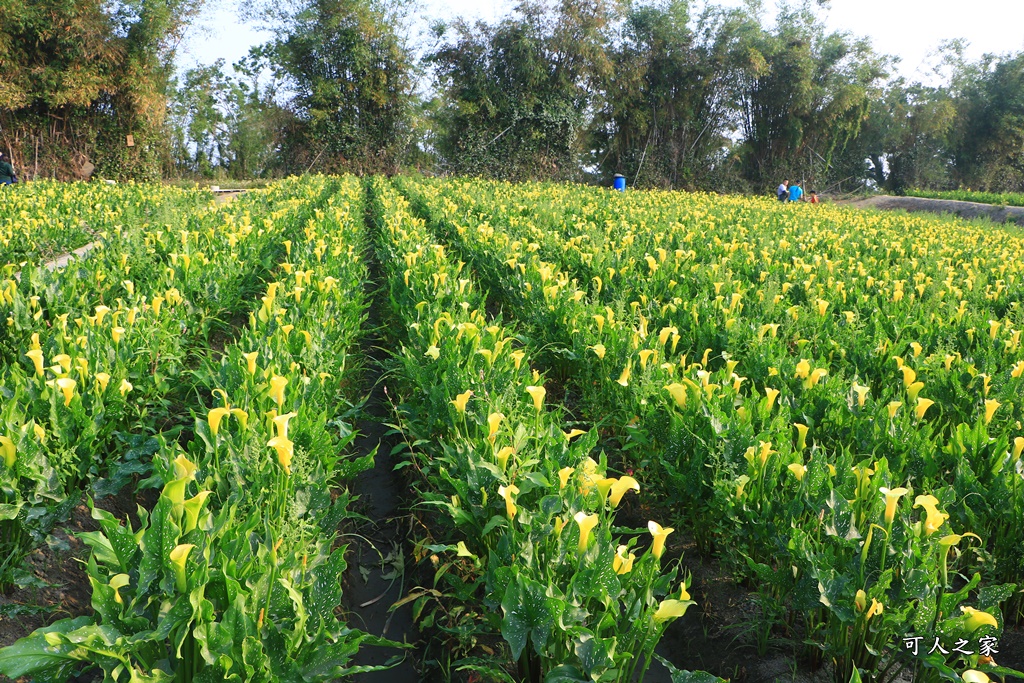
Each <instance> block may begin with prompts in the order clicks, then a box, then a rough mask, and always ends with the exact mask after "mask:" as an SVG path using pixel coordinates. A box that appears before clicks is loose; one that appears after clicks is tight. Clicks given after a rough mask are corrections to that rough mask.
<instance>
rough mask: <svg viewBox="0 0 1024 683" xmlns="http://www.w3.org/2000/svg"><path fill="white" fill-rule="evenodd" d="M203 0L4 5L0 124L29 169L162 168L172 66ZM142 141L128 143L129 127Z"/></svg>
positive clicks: (141, 175) (150, 172) (126, 174)
mask: <svg viewBox="0 0 1024 683" xmlns="http://www.w3.org/2000/svg"><path fill="white" fill-rule="evenodd" d="M200 5H201V0H173V1H171V2H167V1H166V0H131V1H126V2H120V3H113V4H108V3H105V2H101V1H100V0H85V1H84V2H79V1H77V0H42V1H38V2H37V1H35V0H31V1H29V0H15V1H14V2H9V3H4V6H3V8H0V26H3V31H2V32H0V54H2V55H3V57H2V61H0V66H2V67H3V68H2V72H3V73H2V75H0V100H2V101H3V103H4V107H3V109H0V126H2V128H3V131H4V143H5V147H7V148H8V149H7V150H6V151H9V152H10V153H11V155H12V158H13V160H14V163H15V167H16V168H17V169H18V170H19V171H20V172H21V176H22V177H23V178H27V177H32V176H34V175H35V174H36V173H37V172H38V174H39V175H42V176H50V175H56V176H58V177H61V178H74V177H77V176H79V175H80V174H81V168H82V165H83V164H84V162H86V161H89V160H91V162H92V163H93V164H94V165H95V166H96V170H97V173H98V174H100V175H104V176H107V177H114V178H119V179H121V178H137V179H150V180H152V179H157V178H159V164H158V160H159V156H160V153H161V151H162V149H163V140H162V135H161V134H162V123H163V119H164V109H165V99H164V95H165V90H166V78H167V73H168V69H169V67H170V64H171V61H172V59H173V56H174V46H175V45H176V44H177V39H178V38H180V34H181V31H182V30H183V29H184V27H185V26H186V25H187V24H188V22H189V21H190V20H191V18H192V17H193V16H194V14H195V13H196V11H197V10H198V8H199V7H200ZM127 135H133V136H134V138H135V140H134V142H135V145H134V146H133V147H128V146H127V142H126V136H127Z"/></svg>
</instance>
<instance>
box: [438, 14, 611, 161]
mask: <svg viewBox="0 0 1024 683" xmlns="http://www.w3.org/2000/svg"><path fill="white" fill-rule="evenodd" d="M613 9H614V6H613V5H612V4H611V3H609V2H606V1H604V0H566V1H565V2H561V3H558V5H557V7H556V8H554V9H549V8H548V7H547V6H546V5H544V4H542V3H538V2H522V3H520V4H518V5H517V6H516V8H515V11H514V12H513V14H512V15H510V16H508V17H506V18H505V19H503V20H502V21H501V22H499V23H498V24H496V25H488V24H485V23H483V22H477V23H476V24H472V25H471V24H468V23H466V22H462V21H460V22H456V23H455V24H453V25H452V27H451V30H452V32H453V33H454V37H453V38H450V39H449V40H447V41H446V42H444V43H442V45H441V46H440V47H439V48H438V49H437V50H435V51H434V52H433V53H432V54H430V55H429V56H428V57H427V63H428V64H429V65H430V66H432V67H434V69H435V72H436V78H437V81H438V84H439V87H440V90H441V92H442V93H443V98H442V104H441V107H440V110H439V112H438V115H437V126H438V130H437V131H436V141H437V150H438V154H439V156H440V164H441V166H442V168H444V169H445V170H449V171H452V172H455V173H460V174H469V175H486V176H490V177H497V178H506V179H522V178H562V179H569V178H577V177H579V176H580V173H581V168H580V166H581V161H582V158H583V153H584V150H585V147H584V143H585V141H586V132H587V130H588V126H589V125H590V120H589V111H590V110H591V109H592V108H593V107H594V106H595V104H596V102H597V101H598V99H597V98H599V93H600V87H601V82H602V81H603V80H604V79H605V78H607V77H610V76H611V73H612V65H611V62H610V60H609V57H608V53H607V48H608V44H609V40H610V36H609V30H610V22H611V21H612V19H613ZM436 30H437V34H438V37H439V38H444V37H445V36H447V35H448V27H445V26H443V25H442V26H438V27H437V29H436Z"/></svg>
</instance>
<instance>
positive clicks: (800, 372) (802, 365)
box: [793, 358, 811, 379]
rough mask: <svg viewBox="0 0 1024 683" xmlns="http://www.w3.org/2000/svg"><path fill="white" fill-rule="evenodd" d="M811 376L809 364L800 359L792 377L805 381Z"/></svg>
mask: <svg viewBox="0 0 1024 683" xmlns="http://www.w3.org/2000/svg"><path fill="white" fill-rule="evenodd" d="M810 375H811V364H810V363H809V362H807V361H806V360H805V359H803V358H801V359H800V362H799V363H797V364H796V372H795V373H794V375H793V376H794V377H796V378H797V379H807V378H808V377H810Z"/></svg>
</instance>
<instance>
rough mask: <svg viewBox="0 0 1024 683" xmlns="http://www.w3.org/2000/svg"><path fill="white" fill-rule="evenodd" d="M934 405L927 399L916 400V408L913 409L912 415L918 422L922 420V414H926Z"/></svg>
mask: <svg viewBox="0 0 1024 683" xmlns="http://www.w3.org/2000/svg"><path fill="white" fill-rule="evenodd" d="M933 405H935V401H933V400H931V399H929V398H919V399H917V407H916V408H914V415H915V416H916V417H917V419H918V420H923V419H924V414H925V413H927V412H928V409H929V408H931V407H932V406H933Z"/></svg>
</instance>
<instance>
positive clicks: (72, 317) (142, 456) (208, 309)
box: [0, 182, 326, 585]
mask: <svg viewBox="0 0 1024 683" xmlns="http://www.w3.org/2000/svg"><path fill="white" fill-rule="evenodd" d="M71 191H74V190H71ZM154 192H155V193H156V194H158V195H159V194H161V193H162V192H163V190H161V189H156V190H154ZM325 192H326V188H325V186H324V183H323V182H320V183H306V184H304V185H302V186H299V185H298V184H295V183H290V184H284V185H282V186H281V187H278V188H276V189H275V190H273V191H270V192H265V193H256V194H253V195H252V196H250V197H247V198H246V199H245V200H244V201H240V202H238V203H236V204H235V205H233V206H232V207H230V208H223V209H217V208H214V207H213V206H212V205H203V206H200V207H198V208H197V210H196V212H194V213H191V214H185V215H183V216H182V217H181V218H180V219H179V220H180V222H179V224H178V226H177V227H180V228H181V229H180V230H171V229H169V228H171V227H175V226H168V225H166V224H157V225H153V224H143V225H142V226H138V227H137V228H135V229H128V228H124V227H120V228H116V229H114V230H113V231H112V232H110V233H107V234H104V235H100V236H99V240H98V241H97V244H96V247H95V248H94V249H93V250H92V251H91V252H90V253H89V254H88V256H86V257H85V258H83V259H81V260H74V261H72V262H71V263H70V264H69V265H68V266H67V267H66V268H63V269H58V270H54V271H51V270H49V269H48V268H45V267H41V265H40V264H39V263H33V264H26V265H25V266H24V268H23V269H22V271H21V273H20V276H19V277H14V274H13V273H10V272H8V275H9V277H8V278H7V279H5V280H3V281H0V298H2V303H0V315H5V317H6V325H3V326H0V329H2V330H3V351H4V356H5V360H6V361H7V362H6V364H5V365H4V366H3V368H2V369H0V385H2V387H3V389H2V390H3V392H4V394H5V397H6V399H7V400H5V402H4V404H3V407H2V409H0V420H2V435H0V446H2V449H3V455H4V467H3V469H2V473H0V496H2V500H0V584H4V585H10V584H12V583H15V582H17V580H18V577H19V575H20V572H21V571H22V564H23V558H24V556H25V553H27V552H28V551H29V550H30V549H31V548H32V547H33V546H34V545H36V544H37V543H39V542H40V541H42V540H43V538H45V536H46V534H48V533H49V531H50V530H51V529H52V528H53V526H54V524H56V523H57V522H59V521H61V520H62V519H64V518H65V517H66V516H67V515H68V514H69V511H70V510H71V508H73V507H74V506H75V505H78V504H79V503H80V501H81V496H82V494H83V492H84V491H87V490H88V491H89V492H90V493H91V494H92V495H94V496H96V497H103V496H106V495H111V494H114V493H116V492H117V491H119V490H121V489H122V488H124V487H125V486H126V485H128V484H129V483H131V482H132V481H134V480H135V479H137V478H138V477H139V476H145V475H146V474H148V473H149V472H150V464H149V458H150V456H151V455H152V453H153V452H155V449H156V448H157V447H158V443H157V441H156V439H155V438H154V437H153V435H154V433H156V432H162V433H167V434H168V435H173V434H174V433H175V432H176V431H177V430H180V428H181V426H182V423H183V421H184V419H185V418H187V416H188V414H189V413H188V407H187V406H188V401H189V400H190V397H191V394H192V392H193V391H194V385H195V378H194V373H193V369H194V367H195V365H196V363H197V362H198V361H197V358H200V357H202V356H205V355H207V349H208V341H209V338H210V336H211V332H212V326H211V325H208V324H206V321H211V320H220V319H223V318H230V317H231V316H232V315H234V314H235V311H238V312H244V310H245V307H246V306H247V301H246V299H248V298H252V297H253V296H254V294H255V291H256V289H255V288H256V287H258V286H259V284H260V281H261V280H263V279H266V277H267V274H268V273H269V271H270V268H272V267H273V265H274V263H275V261H276V259H277V258H278V254H279V253H280V254H281V255H283V254H284V246H283V245H282V244H281V242H282V235H283V233H284V232H285V226H288V225H289V224H291V223H292V222H294V221H300V220H304V218H303V215H304V212H305V210H306V209H304V208H303V207H305V206H307V205H308V204H310V202H315V201H319V198H320V197H321V195H323V194H324V193H325ZM134 194H135V191H134V190H132V191H131V192H127V193H126V194H125V196H124V197H123V199H124V201H125V203H128V204H131V202H133V201H134V199H135V198H134ZM171 196H172V197H173V195H171ZM254 220H255V221H256V223H258V225H257V224H254V222H253V221H254ZM189 228H191V229H189ZM129 255H131V256H129ZM12 268H13V266H8V267H7V270H8V271H10V270H11V269H12ZM204 328H205V329H204Z"/></svg>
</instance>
